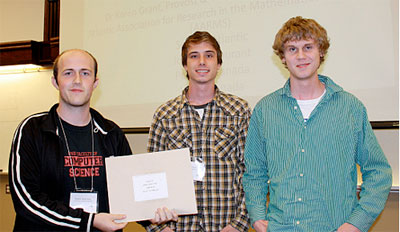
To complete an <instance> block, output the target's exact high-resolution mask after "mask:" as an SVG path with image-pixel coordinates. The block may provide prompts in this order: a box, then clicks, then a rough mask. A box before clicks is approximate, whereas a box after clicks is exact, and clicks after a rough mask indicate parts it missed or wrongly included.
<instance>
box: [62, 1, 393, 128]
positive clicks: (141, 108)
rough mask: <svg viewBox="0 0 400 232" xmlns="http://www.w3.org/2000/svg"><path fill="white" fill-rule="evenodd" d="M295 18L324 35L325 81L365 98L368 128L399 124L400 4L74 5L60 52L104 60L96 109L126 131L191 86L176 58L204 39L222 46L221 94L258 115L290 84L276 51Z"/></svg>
mask: <svg viewBox="0 0 400 232" xmlns="http://www.w3.org/2000/svg"><path fill="white" fill-rule="evenodd" d="M297 15H302V16H304V17H307V18H314V19H316V20H317V21H318V22H319V23H320V24H321V25H322V26H324V27H325V28H326V29H327V31H328V36H329V37H330V41H331V47H330V49H329V51H328V56H327V59H326V62H325V64H324V65H323V66H322V67H321V69H320V72H321V73H322V74H325V75H328V76H330V77H332V79H333V80H334V81H336V82H337V83H338V84H340V85H341V86H342V87H344V89H345V90H347V91H349V92H351V93H353V94H355V95H356V96H357V97H358V98H360V100H361V101H363V102H364V104H365V105H366V107H367V109H368V114H369V117H370V120H371V121H380V120H398V117H399V116H398V111H399V107H398V105H399V101H398V89H399V73H398V69H399V68H398V67H399V66H398V64H399V60H398V1H397V0H379V1H377V0H281V1H275V0H274V1H272V0H258V1H254V0H251V1H249V0H236V1H226V0H213V1H211V0H198V1H193V0H168V1H166V0H152V1H143V0H114V1H108V0H69V1H62V2H61V17H62V20H61V32H60V34H61V41H60V44H61V50H64V49H67V48H74V47H82V48H85V49H87V50H89V51H91V52H92V53H93V54H94V55H95V56H96V57H97V58H98V61H99V63H100V78H101V81H102V84H101V85H100V88H99V90H98V91H97V93H96V94H95V96H94V98H95V101H94V105H95V106H96V107H97V108H98V109H100V110H101V111H102V112H105V113H106V114H107V115H108V116H110V117H111V118H113V119H114V120H116V121H117V122H118V123H119V124H120V125H121V126H124V127H139V126H149V125H150V121H151V118H152V114H153V112H154V110H155V109H156V107H157V106H159V105H160V104H162V103H163V102H165V101H166V100H167V99H170V98H173V97H175V96H177V95H178V94H180V93H181V90H182V88H183V87H184V86H186V85H187V80H186V78H185V75H184V73H183V68H182V65H181V58H180V49H181V46H182V44H183V42H184V40H185V39H186V37H187V36H189V35H190V34H192V33H193V32H194V31H196V30H207V31H209V32H211V34H213V35H214V36H215V37H216V38H217V40H218V41H219V42H220V45H221V48H222V51H223V61H224V62H223V65H222V70H221V72H220V75H219V78H218V80H217V84H218V86H219V87H220V88H221V89H222V90H224V91H226V92H230V93H233V94H236V95H238V96H241V97H243V98H245V99H246V100H248V101H249V102H250V105H251V106H252V107H254V105H255V103H256V102H257V101H258V100H259V99H260V98H261V97H263V96H265V95H266V94H268V93H270V92H272V91H274V90H276V89H278V88H280V87H282V85H283V83H284V82H285V81H286V80H287V77H288V75H289V74H288V72H287V70H286V69H285V68H284V67H283V65H282V64H281V62H280V61H279V59H278V57H277V56H276V55H274V53H273V51H272V48H271V46H272V43H273V40H274V37H275V34H276V32H277V31H278V30H279V28H280V27H281V26H282V24H283V23H284V22H285V21H287V20H288V19H289V18H290V17H293V16H297Z"/></svg>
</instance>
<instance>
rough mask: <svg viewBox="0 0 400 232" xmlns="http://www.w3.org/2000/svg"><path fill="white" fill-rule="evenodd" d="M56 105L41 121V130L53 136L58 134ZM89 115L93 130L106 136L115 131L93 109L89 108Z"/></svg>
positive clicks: (112, 125) (113, 126) (111, 125)
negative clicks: (91, 118) (91, 119)
mask: <svg viewBox="0 0 400 232" xmlns="http://www.w3.org/2000/svg"><path fill="white" fill-rule="evenodd" d="M57 107H58V103H57V104H54V105H53V106H52V107H51V109H50V111H49V112H48V116H47V117H46V118H45V119H44V120H43V127H42V128H43V130H44V131H48V132H52V133H54V134H57V135H58V134H59V131H58V127H57V125H58V123H57V121H58V115H57V111H56V109H57ZM90 114H91V115H92V117H93V124H94V128H95V129H97V130H98V131H100V133H102V134H103V135H106V134H108V132H110V131H112V130H113V129H115V125H114V124H112V123H110V122H109V121H108V120H107V119H105V118H104V117H103V116H102V115H101V114H100V113H99V112H98V111H96V110H95V109H93V108H90Z"/></svg>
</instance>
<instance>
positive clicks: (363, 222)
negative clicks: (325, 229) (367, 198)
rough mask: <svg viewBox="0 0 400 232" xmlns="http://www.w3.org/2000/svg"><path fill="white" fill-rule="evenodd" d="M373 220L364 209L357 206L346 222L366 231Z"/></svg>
mask: <svg viewBox="0 0 400 232" xmlns="http://www.w3.org/2000/svg"><path fill="white" fill-rule="evenodd" d="M374 221H375V219H374V218H371V217H370V216H369V215H368V214H367V213H366V212H365V211H364V210H362V209H361V208H360V207H358V208H356V209H355V210H354V211H353V212H352V214H351V215H350V218H349V219H348V220H347V223H350V224H352V225H353V226H355V227H357V228H358V229H359V230H361V231H363V232H364V231H365V232H367V231H368V230H369V228H370V227H371V226H372V224H373V223H374Z"/></svg>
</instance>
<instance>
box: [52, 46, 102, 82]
mask: <svg viewBox="0 0 400 232" xmlns="http://www.w3.org/2000/svg"><path fill="white" fill-rule="evenodd" d="M70 51H82V52H85V53H86V54H88V55H89V56H90V57H91V58H92V59H93V62H94V77H95V80H96V77H97V60H96V58H94V56H93V55H92V54H90V52H88V51H86V50H83V49H69V50H65V51H63V52H62V53H61V54H60V55H58V56H57V58H56V59H55V60H54V64H53V76H54V79H55V80H56V83H57V84H58V81H57V75H58V62H59V61H60V58H61V56H62V55H64V54H65V53H67V52H70Z"/></svg>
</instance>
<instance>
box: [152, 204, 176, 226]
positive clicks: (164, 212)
mask: <svg viewBox="0 0 400 232" xmlns="http://www.w3.org/2000/svg"><path fill="white" fill-rule="evenodd" d="M168 221H178V214H176V213H175V211H173V210H169V209H168V208H167V207H163V208H162V209H161V208H158V209H157V211H156V213H155V216H154V218H153V219H151V220H150V222H151V223H153V224H162V223H165V222H168Z"/></svg>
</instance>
